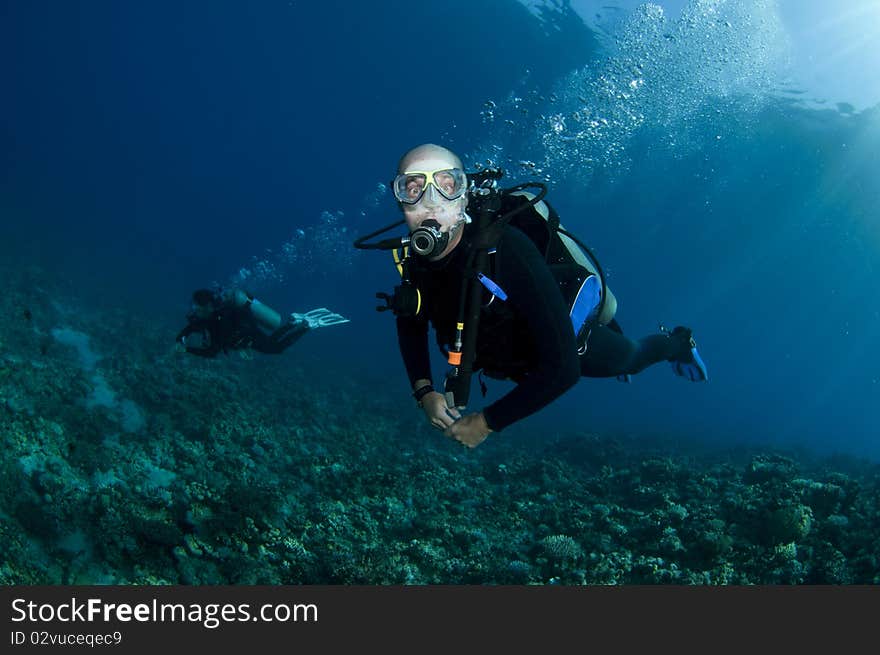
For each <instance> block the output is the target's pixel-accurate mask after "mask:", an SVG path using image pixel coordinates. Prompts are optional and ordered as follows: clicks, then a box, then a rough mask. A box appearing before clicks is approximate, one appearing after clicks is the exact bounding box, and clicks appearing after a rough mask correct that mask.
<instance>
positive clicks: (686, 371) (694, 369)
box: [669, 346, 709, 382]
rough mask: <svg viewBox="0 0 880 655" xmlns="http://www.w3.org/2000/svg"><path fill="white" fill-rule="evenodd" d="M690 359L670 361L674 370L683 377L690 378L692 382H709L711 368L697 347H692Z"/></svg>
mask: <svg viewBox="0 0 880 655" xmlns="http://www.w3.org/2000/svg"><path fill="white" fill-rule="evenodd" d="M688 359H689V361H685V362H675V361H673V362H669V363H670V364H671V365H672V372H673V373H675V374H676V375H680V376H681V377H683V378H688V379H689V380H690V381H691V382H707V381H708V380H709V369H708V368H706V363H705V362H704V361H703V358H702V357H700V353H698V352H697V347H696V346H693V347H692V348H691V352H690V357H689V358H688Z"/></svg>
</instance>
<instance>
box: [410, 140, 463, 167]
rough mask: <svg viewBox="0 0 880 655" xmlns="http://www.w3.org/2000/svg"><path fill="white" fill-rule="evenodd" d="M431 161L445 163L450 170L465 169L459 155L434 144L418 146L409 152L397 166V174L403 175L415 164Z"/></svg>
mask: <svg viewBox="0 0 880 655" xmlns="http://www.w3.org/2000/svg"><path fill="white" fill-rule="evenodd" d="M429 160H430V161H433V162H443V163H444V165H447V166H448V167H449V168H464V167H463V166H462V164H461V159H459V158H458V155H456V154H455V153H454V152H452V151H451V150H449V149H447V148H444V147H443V146H438V145H436V144H434V143H423V144H422V145H420V146H416V147H415V148H413V149H412V150H408V151H407V152H406V153H404V155H403V157H401V158H400V162H398V164H397V172H398V173H403V172H405V171H407V170H409V169H411V168H412V164H413V162H420V161H429Z"/></svg>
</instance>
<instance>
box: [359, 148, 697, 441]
mask: <svg viewBox="0 0 880 655" xmlns="http://www.w3.org/2000/svg"><path fill="white" fill-rule="evenodd" d="M397 172H398V175H397V177H396V178H395V180H394V182H393V184H392V186H393V190H394V194H395V197H396V199H397V201H398V205H399V206H400V208H401V210H402V211H403V214H404V218H405V221H406V224H407V226H408V228H409V230H410V233H411V235H410V240H409V247H410V248H411V249H413V250H414V251H415V252H416V253H417V254H418V255H420V256H419V257H413V258H411V260H412V261H413V265H412V266H411V267H410V268H409V269H408V270H409V274H410V276H411V280H412V282H413V283H414V285H415V287H416V288H417V289H418V291H417V293H418V310H417V311H415V312H410V313H409V315H407V314H408V313H407V312H400V313H398V312H397V311H395V313H396V314H398V315H397V333H398V342H399V345H400V351H401V355H402V358H403V362H404V365H405V367H406V370H407V374H408V376H409V379H410V383H411V384H412V389H413V396H414V398H415V399H416V401H417V402H418V403H419V406H420V407H421V408H422V409H423V411H424V413H425V415H426V417H427V418H428V420H429V421H430V423H431V424H432V425H433V426H434V427H436V428H438V429H441V430H443V431H444V434H445V435H446V436H448V437H451V438H453V439H455V440H457V441H459V442H460V443H462V444H463V445H465V446H468V447H471V448H473V447H476V446H477V445H479V444H480V443H482V441H483V440H485V439H486V437H487V436H488V435H489V433H490V432H492V431H499V430H502V429H503V428H505V427H507V426H508V425H511V424H512V423H514V422H516V421H518V420H520V419H522V418H525V417H526V416H529V415H530V414H533V413H534V412H536V411H538V410H539V409H541V408H543V407H545V406H547V405H548V404H549V403H551V402H552V401H553V400H555V399H556V398H558V397H559V396H561V395H562V394H563V393H564V392H565V391H567V390H568V389H569V388H571V387H572V386H574V384H575V383H576V382H577V381H578V379H579V378H580V377H581V376H588V377H618V378H619V379H622V380H624V381H629V376H630V375H631V374H634V373H638V372H639V371H642V370H643V369H645V368H647V367H648V366H650V365H652V364H655V363H658V362H662V361H669V362H671V363H672V368H673V371H674V372H675V373H676V374H677V375H680V376H683V377H686V378H688V379H690V380H692V381H703V380H706V379H708V373H707V370H706V366H705V364H704V363H703V361H702V360H701V358H700V356H699V354H698V353H697V350H696V344H695V342H694V340H693V337H692V336H691V330H690V329H689V328H685V327H676V328H675V329H674V330H672V331H671V332H669V331H666V330H665V329H663V330H662V331H661V333H660V334H654V335H649V336H647V337H644V338H642V339H639V340H637V341H636V340H633V339H630V338H628V337H626V336H624V335H623V333H622V330H621V329H620V326H619V325H618V324H617V322H616V321H615V320H614V313H615V311H616V307H617V303H616V300H614V297H613V295H611V294H610V293H609V292H608V291H607V289H606V296H605V298H606V302H605V303H604V304H603V305H602V307H603V309H602V314H601V316H599V317H598V318H597V320H596V323H595V325H594V326H593V328H592V330H591V331H590V333H589V336H588V343H587V348H586V350H585V352H582V353H579V352H578V346H577V342H576V339H575V333H574V329H573V327H572V321H571V318H570V316H569V308H568V307H567V306H566V303H565V300H564V298H563V295H562V292H561V291H560V288H559V284H558V282H557V280H556V279H555V278H554V276H553V273H552V272H551V269H550V267H549V266H548V263H547V261H546V260H545V259H544V256H543V255H542V254H541V253H540V252H539V251H538V248H537V247H536V246H535V244H534V242H533V241H532V240H531V239H530V238H529V237H528V236H526V235H525V234H524V233H523V232H522V231H521V230H519V229H517V228H516V227H514V226H512V225H505V226H504V227H503V228H502V231H501V233H500V240H499V241H497V246H496V248H495V249H494V252H493V262H492V264H493V270H492V279H493V280H494V281H495V282H497V283H498V285H499V286H500V291H502V294H501V295H499V294H498V293H495V294H494V295H491V294H489V295H491V297H490V299H489V301H488V304H487V303H486V302H484V303H483V306H482V309H481V311H480V312H479V313H478V315H479V317H480V318H479V323H478V330H477V336H476V339H477V342H476V351H475V353H476V355H475V360H474V364H473V370H474V371H478V370H482V371H483V372H484V373H486V374H487V375H489V376H490V377H496V378H502V379H503V378H509V379H511V380H512V381H513V382H515V383H516V386H515V387H514V388H513V389H512V390H511V391H510V392H508V393H507V394H506V395H504V396H503V397H502V398H500V399H498V400H497V401H495V402H494V403H492V404H491V405H489V406H487V407H485V408H484V409H483V410H482V411H481V412H477V413H472V414H467V415H462V414H461V413H460V412H459V411H458V409H457V408H456V407H454V406H451V405H450V403H449V402H448V401H447V396H446V395H444V394H443V393H440V392H438V391H436V390H435V389H434V387H433V385H432V376H431V368H430V357H429V352H428V340H427V335H428V324H429V322H430V324H431V325H433V327H434V329H435V332H436V336H437V342H438V344H439V345H440V347H441V350H444V351H448V348H449V344H452V343H453V340H454V339H456V336H457V335H456V328H457V326H456V318H455V317H456V316H460V315H461V314H460V313H459V312H457V310H458V308H459V307H460V303H461V302H462V293H461V291H460V290H461V289H462V288H463V287H462V283H461V281H462V278H463V277H464V276H465V275H466V274H467V271H466V270H465V269H466V268H467V264H466V262H467V261H468V260H467V259H466V255H467V251H468V249H469V247H468V244H469V243H472V242H473V240H474V237H475V232H474V227H475V226H470V227H466V226H468V225H469V224H470V223H471V222H472V221H471V218H470V217H469V216H468V215H467V214H466V213H465V208H466V207H467V205H468V196H469V194H468V187H467V185H468V181H467V176H466V175H465V173H464V171H463V168H462V163H461V160H460V159H459V158H458V157H457V156H456V155H455V154H454V153H452V152H450V151H449V150H447V149H446V148H443V147H441V146H437V145H434V144H424V145H421V146H418V147H416V148H413V149H412V150H410V151H409V152H407V153H406V154H405V155H404V156H403V157H402V158H401V160H400V162H399V165H398V171H397ZM524 202H526V203H528V202H529V201H528V197H524V196H522V195H519V196H516V195H513V194H511V195H507V196H504V197H503V203H504V205H503V206H502V211H503V212H505V211H509V210H510V208H511V207H512V206H515V205H516V204H517V203H519V204H520V205H521V204H522V203H524ZM528 211H538V212H549V211H550V208H549V205H547V204H546V203H544V202H543V201H540V202H538V203H537V204H535V205H534V207H533V208H532V209H531V210H528ZM545 216H546V214H545ZM374 234H376V233H374ZM370 236H372V235H370ZM365 238H370V237H365ZM361 241H363V240H361ZM356 245H358V243H357V242H356ZM473 273H474V271H471V274H473ZM471 276H473V275H471ZM504 293H506V298H503V299H502V296H503V294H504ZM377 296H379V297H383V296H384V297H386V300H387V298H388V297H387V296H385V294H377ZM484 298H485V295H484ZM389 305H390V303H389ZM389 308H392V307H389ZM377 309H385V308H377ZM413 314H414V315H413Z"/></svg>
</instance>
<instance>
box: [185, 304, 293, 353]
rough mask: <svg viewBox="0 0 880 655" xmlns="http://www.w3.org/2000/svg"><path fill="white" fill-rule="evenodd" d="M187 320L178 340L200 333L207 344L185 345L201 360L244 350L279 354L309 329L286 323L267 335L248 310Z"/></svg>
mask: <svg viewBox="0 0 880 655" xmlns="http://www.w3.org/2000/svg"><path fill="white" fill-rule="evenodd" d="M187 320H188V321H189V323H188V324H187V325H186V327H185V328H183V329H182V330H181V331H180V333H179V334H178V335H177V341H180V342H182V340H183V339H185V338H186V337H188V336H189V335H191V334H193V333H195V332H200V333H201V334H202V338H203V340H206V341H207V345H204V346H201V347H194V346H186V351H187V352H188V353H192V354H193V355H199V356H201V357H216V356H217V355H218V354H219V353H220V352H221V351H222V352H224V353H228V352H229V351H230V350H243V349H245V348H251V349H253V350H256V351H258V352H261V353H266V354H270V355H277V354H279V353H281V352H283V351H284V350H285V349H286V348H287V347H288V346H290V345H291V344H292V343H294V342H295V341H296V340H297V339H299V338H300V337H301V336H302V335H303V334H305V333H306V332H308V330H309V326H308V324H307V323H295V324H294V323H286V324H284V325H282V326H281V327H280V328H278V330H276V331H275V332H274V333H272V334H266V333H265V332H264V331H263V330H262V329H261V328H260V326H259V324H258V323H257V320H256V319H255V318H254V316H253V314H251V312H250V310H249V309H248V308H246V307H243V308H233V307H226V306H224V307H220V308H219V309H215V310H214V312H213V313H212V314H211V315H210V316H209V317H208V318H199V317H198V316H196V315H195V313H190V314H189V315H188V316H187Z"/></svg>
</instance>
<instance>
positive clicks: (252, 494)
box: [0, 270, 880, 585]
mask: <svg viewBox="0 0 880 655" xmlns="http://www.w3.org/2000/svg"><path fill="white" fill-rule="evenodd" d="M46 278H47V276H46V274H45V273H42V272H40V271H32V270H29V271H9V272H7V281H8V287H9V289H10V292H9V293H7V294H5V295H4V296H2V297H0V310H2V312H0V316H2V317H4V318H3V319H2V321H0V438H2V441H3V443H2V447H3V452H4V457H3V458H2V459H0V519H2V520H0V549H2V552H3V553H4V558H3V563H2V564H0V582H2V583H4V584H107V583H112V584H156V585H158V584H187V585H190V584H380V585H391V584H410V585H412V584H516V585H525V584H565V585H581V584H601V585H621V584H692V585H717V584H806V583H809V584H853V583H858V584H864V583H867V584H876V583H878V582H880V562H878V557H880V556H878V553H880V489H878V482H880V475H878V474H880V467H878V466H877V465H876V464H872V463H870V462H862V461H859V460H855V459H846V458H836V459H834V460H831V459H828V458H825V459H823V458H819V457H815V456H812V455H810V454H809V453H803V452H798V453H791V452H783V451H780V450H774V449H769V448H759V447H748V448H746V447H742V446H740V447H737V448H729V449H726V450H725V449H721V448H716V449H714V450H713V449H709V448H700V447H699V446H697V445H682V443H681V442H680V440H679V441H676V442H675V443H673V442H672V441H671V440H670V442H668V443H664V442H662V441H659V440H653V441H652V440H648V439H645V438H640V437H638V436H635V435H630V436H621V435H598V434H590V433H583V432H581V433H578V432H573V433H571V434H565V435H558V436H554V437H548V438H544V439H542V440H537V439H534V440H528V439H517V438H509V439H499V440H496V441H493V445H491V446H484V447H481V448H480V449H477V450H475V451H466V452H462V451H461V450H460V449H459V448H455V447H454V444H451V443H450V442H447V441H446V440H444V439H443V438H442V437H440V436H439V434H438V433H437V432H434V431H431V430H430V429H428V428H427V427H426V426H424V425H423V421H421V419H420V416H419V415H418V414H417V413H416V412H415V410H414V408H413V406H412V403H410V402H409V400H408V398H407V397H406V394H400V393H393V392H392V390H389V391H388V394H387V396H383V395H382V393H383V392H382V385H381V384H375V381H371V380H365V379H358V378H357V377H356V375H352V376H344V377H340V376H337V375H334V374H333V372H328V371H325V370H322V368H321V367H320V366H319V365H318V362H316V361H312V360H309V359H308V358H302V359H300V358H298V357H297V356H296V355H294V354H286V355H285V356H284V357H283V361H279V360H277V359H272V358H262V359H259V360H256V359H255V360H250V361H243V360H241V359H239V358H238V357H229V358H221V359H219V360H216V361H212V360H200V359H198V358H194V357H189V356H186V355H182V354H180V353H176V352H174V349H173V344H172V342H173V335H174V333H175V330H176V327H177V326H174V325H168V324H164V323H163V322H162V321H161V320H159V319H156V318H150V317H143V318H139V317H136V316H131V315H127V314H126V313H124V312H121V311H120V312H107V311H106V310H103V311H98V310H94V309H91V310H87V309H85V307H86V304H85V303H84V302H83V301H81V300H76V299H74V297H73V296H72V295H70V293H69V292H68V291H67V290H64V289H62V288H53V287H52V284H51V282H50V281H49V280H47V279H46ZM130 335H137V337H136V338H134V337H132V336H130ZM358 375H360V373H359V374H358ZM303 380H308V384H303V383H302V381H303ZM367 387H369V388H370V393H369V395H367V394H365V393H364V391H363V390H364V389H365V388H367ZM367 405H369V408H368V409H367V408H366V406H367Z"/></svg>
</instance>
